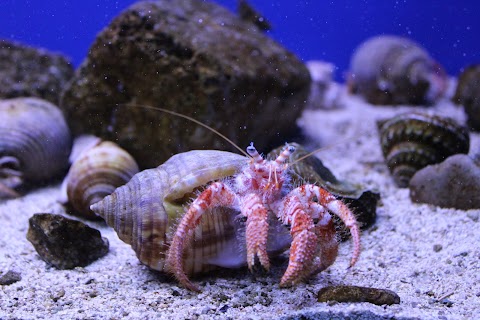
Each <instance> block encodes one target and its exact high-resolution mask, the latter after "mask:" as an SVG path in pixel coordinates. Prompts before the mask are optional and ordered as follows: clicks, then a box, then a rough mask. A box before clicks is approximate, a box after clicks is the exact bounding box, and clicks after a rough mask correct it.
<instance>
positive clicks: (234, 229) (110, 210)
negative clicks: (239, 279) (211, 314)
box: [91, 150, 291, 275]
mask: <svg viewBox="0 0 480 320" xmlns="http://www.w3.org/2000/svg"><path fill="white" fill-rule="evenodd" d="M247 161H248V160H247V158H245V157H243V156H240V155H237V154H234V153H229V152H224V151H214V150H202V151H200V150H196V151H189V152H185V153H180V154H177V155H175V156H173V157H172V158H170V159H169V160H168V161H167V162H165V163H164V164H162V165H161V166H159V167H157V168H154V169H148V170H144V171H142V172H140V173H138V174H136V175H135V176H134V177H133V178H132V179H131V180H130V182H128V183H127V184H126V185H124V186H122V187H120V188H118V189H116V190H115V192H113V193H112V194H111V195H109V196H107V197H105V199H103V200H102V201H100V202H97V203H96V204H94V205H92V206H91V209H92V210H93V212H95V213H96V214H97V215H99V216H101V217H103V218H104V219H105V221H106V222H107V223H108V225H110V226H111V227H113V228H114V229H115V231H116V232H117V234H118V236H119V237H120V239H122V240H123V241H124V242H126V243H128V244H130V245H131V246H132V249H133V250H134V251H135V253H136V254H137V257H138V259H139V260H140V261H141V262H142V263H143V264H145V265H147V266H149V267H150V268H152V269H155V270H160V271H162V270H163V267H164V260H165V255H166V252H167V249H168V246H169V243H170V240H171V237H172V236H173V232H174V230H175V229H174V228H175V225H176V222H177V221H178V220H179V218H180V217H181V215H182V214H183V213H184V205H186V204H188V202H189V201H190V200H191V199H192V196H193V195H194V193H195V192H196V191H197V190H199V189H201V188H202V187H204V186H205V185H206V184H207V183H208V182H210V181H213V180H218V179H222V178H225V177H228V176H231V175H233V174H235V173H237V172H238V171H239V170H241V169H242V167H243V166H244V165H245V164H246V163H247ZM237 215H238V212H236V211H234V210H230V209H226V208H216V209H214V210H212V212H211V213H208V214H205V215H204V216H203V218H202V220H201V223H200V225H199V226H198V227H197V228H196V229H195V235H194V241H193V242H192V243H191V245H190V247H189V248H188V250H187V253H186V257H185V269H186V272H187V274H190V275H191V274H197V273H201V272H206V271H209V270H211V269H212V268H214V267H215V266H222V267H238V266H240V265H243V264H244V263H246V257H245V251H246V250H245V249H244V247H245V240H244V238H243V240H242V235H243V234H244V230H243V228H244V223H243V221H242V219H239V218H238V217H237ZM274 221H277V220H276V219H272V228H271V232H270V235H271V240H272V241H270V242H271V243H270V244H269V247H268V250H269V251H270V252H276V251H282V250H284V249H285V248H286V247H288V245H289V243H290V241H291V238H290V236H289V234H288V231H287V230H286V229H285V228H283V226H281V225H280V224H279V222H278V221H277V222H276V223H274ZM242 230H243V232H242Z"/></svg>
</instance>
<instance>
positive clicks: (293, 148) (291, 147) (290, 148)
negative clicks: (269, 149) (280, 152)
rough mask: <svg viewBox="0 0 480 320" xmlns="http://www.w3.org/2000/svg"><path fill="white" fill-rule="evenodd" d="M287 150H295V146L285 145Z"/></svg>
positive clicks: (291, 151)
mask: <svg viewBox="0 0 480 320" xmlns="http://www.w3.org/2000/svg"><path fill="white" fill-rule="evenodd" d="M287 150H288V152H290V153H294V152H295V147H294V146H287Z"/></svg>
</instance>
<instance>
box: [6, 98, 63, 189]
mask: <svg viewBox="0 0 480 320" xmlns="http://www.w3.org/2000/svg"><path fill="white" fill-rule="evenodd" d="M71 147H72V138H71V135H70V130H69V129H68V127H67V124H66V122H65V119H64V117H63V115H62V112H61V111H60V110H59V109H58V108H57V107H56V106H55V105H53V104H51V103H50V102H48V101H45V100H42V99H39V98H15V99H8V100H1V101H0V186H2V188H3V189H5V190H8V189H10V190H12V191H13V189H15V188H19V187H21V186H23V185H24V184H38V183H43V182H46V181H48V180H50V179H51V178H53V177H55V176H58V175H59V174H61V173H63V172H64V171H65V170H66V169H67V167H68V156H69V154H70V149H71ZM2 188H0V189H2ZM0 193H1V191H0ZM0 198H1V195H0Z"/></svg>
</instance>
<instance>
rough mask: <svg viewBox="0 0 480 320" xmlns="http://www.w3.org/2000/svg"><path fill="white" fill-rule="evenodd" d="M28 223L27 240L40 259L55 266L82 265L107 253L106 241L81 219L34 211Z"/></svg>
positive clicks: (72, 266) (71, 266)
mask: <svg viewBox="0 0 480 320" xmlns="http://www.w3.org/2000/svg"><path fill="white" fill-rule="evenodd" d="M29 224H30V227H29V229H28V233H27V239H28V241H30V242H31V243H32V244H33V246H34V247H35V250H37V252H38V254H39V255H40V257H41V258H42V259H43V260H45V261H46V262H48V263H50V264H52V265H53V266H54V267H56V268H57V269H73V268H75V267H84V266H87V265H89V264H90V263H92V262H93V261H95V260H97V259H99V258H101V257H103V256H104V255H106V254H107V252H108V240H107V239H106V238H102V237H101V235H100V231H98V230H96V229H93V228H90V227H89V226H87V225H86V224H84V223H83V222H80V221H76V220H72V219H68V218H65V217H63V216H61V215H55V214H49V213H37V214H34V215H33V216H32V217H31V218H30V220H29Z"/></svg>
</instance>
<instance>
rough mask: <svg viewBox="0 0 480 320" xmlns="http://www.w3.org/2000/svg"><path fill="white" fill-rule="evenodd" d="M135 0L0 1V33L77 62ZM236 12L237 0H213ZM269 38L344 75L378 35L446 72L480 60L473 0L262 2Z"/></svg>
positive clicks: (479, 17)
mask: <svg viewBox="0 0 480 320" xmlns="http://www.w3.org/2000/svg"><path fill="white" fill-rule="evenodd" d="M134 2H135V1H132V0H130V1H128V0H123V1H120V0H119V1H106V0H105V1H93V0H84V1H41V0H32V1H26V0H23V1H22V0H0V38H7V39H13V40H18V41H21V42H24V43H27V44H30V45H33V46H40V47H44V48H47V49H50V50H53V51H57V52H62V53H64V54H66V55H67V56H69V57H70V58H71V59H72V62H73V63H74V65H75V66H78V65H79V64H80V62H81V61H82V60H83V58H84V57H85V56H86V54H87V52H88V48H89V46H90V44H91V43H92V42H93V39H94V38H95V36H96V34H97V33H98V32H99V31H100V30H101V29H102V28H103V27H105V26H106V25H107V24H108V23H109V21H110V20H111V19H113V18H114V17H115V16H116V15H118V13H119V12H121V11H122V10H123V9H125V8H126V7H128V6H129V5H130V4H132V3H134ZM216 2H217V3H219V4H221V5H224V6H226V7H227V8H229V9H231V10H236V5H237V2H236V0H228V1H227V0H223V1H220V0H219V1H216ZM250 3H251V4H252V5H253V6H254V7H255V8H256V9H257V10H258V11H260V12H262V13H263V14H264V15H265V16H266V17H267V19H268V20H269V21H270V22H271V23H272V25H273V28H274V29H273V30H272V31H271V32H269V34H270V36H271V37H273V38H274V39H276V40H277V41H278V42H280V43H282V44H283V45H284V46H285V47H286V48H288V49H289V50H290V51H292V52H294V53H296V54H297V56H299V57H300V58H301V59H302V60H305V61H306V60H310V59H321V60H326V61H329V62H332V63H334V64H335V65H336V67H337V71H336V78H337V79H340V80H341V79H343V75H344V73H345V71H346V70H348V65H349V60H350V56H351V54H352V52H353V50H354V49H355V47H356V46H357V45H358V44H360V43H361V42H362V41H364V40H365V39H367V38H368V37H370V36H374V35H377V34H381V33H387V34H396V35H402V36H408V37H410V38H412V39H413V40H415V41H417V42H419V43H420V44H422V45H423V46H424V47H425V48H426V49H427V50H428V51H429V52H430V54H431V55H432V56H433V57H434V58H435V59H437V61H439V62H440V63H441V64H442V65H443V66H444V67H445V68H446V70H447V72H448V73H449V74H451V75H458V73H459V72H460V71H461V69H462V68H464V67H465V66H467V65H469V64H472V63H480V36H479V34H480V1H478V0H477V1H461V0H460V1H446V0H445V1H443V0H423V1H422V0H416V1H413V0H412V1H408V0H404V1H400V0H399V1H388V0H385V1H382V0H377V1H368V0H363V1H362V0H351V1H342V0H340V1H323V0H315V1H313V0H312V1H291V0H290V1H287V0H281V1H274V2H273V1H261V0H250Z"/></svg>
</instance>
